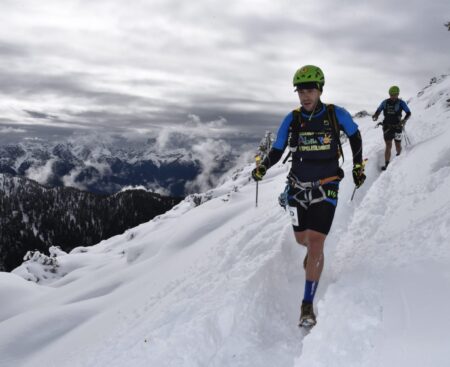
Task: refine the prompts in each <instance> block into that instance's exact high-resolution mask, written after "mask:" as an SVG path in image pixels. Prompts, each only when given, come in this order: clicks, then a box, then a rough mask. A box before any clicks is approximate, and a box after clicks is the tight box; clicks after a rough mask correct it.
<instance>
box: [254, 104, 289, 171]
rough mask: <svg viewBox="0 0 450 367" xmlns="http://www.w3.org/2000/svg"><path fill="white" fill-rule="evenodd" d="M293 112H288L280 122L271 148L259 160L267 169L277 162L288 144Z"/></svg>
mask: <svg viewBox="0 0 450 367" xmlns="http://www.w3.org/2000/svg"><path fill="white" fill-rule="evenodd" d="M292 119H293V113H292V112H290V113H289V114H288V115H287V116H286V117H285V118H284V120H283V122H282V123H281V126H280V128H279V129H278V133H277V138H276V140H275V142H274V143H273V144H272V149H270V152H269V154H267V156H266V157H265V158H264V160H263V161H262V162H261V164H262V165H263V166H265V167H266V168H267V169H269V168H270V167H272V166H273V165H274V164H275V163H277V162H278V161H279V160H280V159H281V157H282V155H283V152H284V150H285V149H286V146H287V144H288V137H289V126H290V125H291V123H292Z"/></svg>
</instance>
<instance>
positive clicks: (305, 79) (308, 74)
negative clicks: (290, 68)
mask: <svg viewBox="0 0 450 367" xmlns="http://www.w3.org/2000/svg"><path fill="white" fill-rule="evenodd" d="M310 82H316V83H318V86H319V87H320V88H319V89H322V88H321V87H323V86H324V84H325V76H324V75H323V72H322V70H321V69H320V68H319V67H318V66H314V65H305V66H302V67H301V68H300V69H298V70H297V71H296V72H295V75H294V80H293V82H292V83H293V84H294V87H296V86H297V85H299V84H302V83H310Z"/></svg>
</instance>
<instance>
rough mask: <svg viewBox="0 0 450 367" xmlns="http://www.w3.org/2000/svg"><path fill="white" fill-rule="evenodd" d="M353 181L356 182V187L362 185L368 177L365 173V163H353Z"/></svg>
mask: <svg viewBox="0 0 450 367" xmlns="http://www.w3.org/2000/svg"><path fill="white" fill-rule="evenodd" d="M352 173H353V182H354V183H355V185H356V187H358V188H359V187H360V186H361V185H362V184H363V183H364V181H365V179H366V175H365V174H364V165H363V164H361V163H355V164H354V165H353V170H352Z"/></svg>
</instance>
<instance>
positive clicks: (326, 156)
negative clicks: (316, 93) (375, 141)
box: [262, 101, 362, 182]
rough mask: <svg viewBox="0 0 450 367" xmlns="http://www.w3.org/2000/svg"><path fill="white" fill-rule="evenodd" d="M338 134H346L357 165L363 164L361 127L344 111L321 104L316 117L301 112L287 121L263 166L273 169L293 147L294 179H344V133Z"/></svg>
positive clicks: (317, 107) (292, 170)
mask: <svg viewBox="0 0 450 367" xmlns="http://www.w3.org/2000/svg"><path fill="white" fill-rule="evenodd" d="M333 121H334V122H335V123H336V124H334V123H333ZM336 125H337V129H336ZM336 130H342V131H343V132H344V133H345V134H346V135H347V137H348V138H349V141H350V146H351V149H352V153H353V163H362V141H361V134H360V132H359V130H358V125H357V124H356V123H355V122H354V121H353V119H352V117H351V116H350V114H349V113H348V112H347V111H346V110H345V109H344V108H342V107H339V106H335V105H328V106H327V105H325V104H323V103H322V102H320V101H319V103H318V105H317V106H316V108H315V110H314V112H313V113H309V112H307V111H305V110H304V109H303V108H298V109H296V110H294V111H292V112H290V113H289V114H288V115H287V116H286V117H285V118H284V120H283V122H282V123H281V126H280V128H279V130H278V134H277V138H276V140H275V142H274V144H273V145H272V149H271V150H270V152H269V154H268V155H267V157H266V158H265V159H264V160H263V162H262V164H263V165H264V166H266V168H270V167H271V166H273V165H274V164H276V163H277V162H278V161H279V160H280V158H281V156H282V155H283V153H284V151H285V149H286V147H288V146H289V148H290V149H291V151H292V166H291V171H290V175H291V173H292V174H294V175H295V177H296V178H297V179H298V180H299V181H301V182H315V181H317V180H321V179H324V178H327V177H330V176H339V177H343V172H342V170H341V169H340V167H339V157H340V151H342V149H339V146H340V141H339V136H340V131H336Z"/></svg>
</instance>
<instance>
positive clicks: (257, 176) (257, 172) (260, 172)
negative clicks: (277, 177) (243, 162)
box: [252, 164, 267, 181]
mask: <svg viewBox="0 0 450 367" xmlns="http://www.w3.org/2000/svg"><path fill="white" fill-rule="evenodd" d="M266 172H267V168H266V166H264V165H262V164H260V165H259V166H258V167H256V168H255V169H253V171H252V178H253V179H254V180H255V181H261V180H262V178H263V177H264V175H265V174H266Z"/></svg>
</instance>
